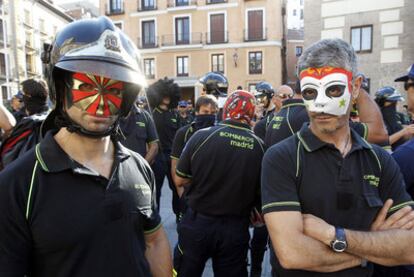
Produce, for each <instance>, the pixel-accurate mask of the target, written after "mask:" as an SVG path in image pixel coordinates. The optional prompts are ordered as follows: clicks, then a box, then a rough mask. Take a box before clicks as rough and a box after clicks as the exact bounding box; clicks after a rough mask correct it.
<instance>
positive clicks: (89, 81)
mask: <svg viewBox="0 0 414 277" xmlns="http://www.w3.org/2000/svg"><path fill="white" fill-rule="evenodd" d="M123 89H124V83H123V82H121V81H117V80H112V79H108V78H105V77H102V76H96V75H92V74H84V73H75V74H73V87H72V102H73V105H74V106H75V107H77V108H79V109H81V110H83V111H85V112H87V113H88V114H91V115H94V116H111V115H116V114H118V112H119V110H120V108H121V103H122V90H123Z"/></svg>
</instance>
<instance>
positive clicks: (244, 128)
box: [219, 123, 252, 132]
mask: <svg viewBox="0 0 414 277" xmlns="http://www.w3.org/2000/svg"><path fill="white" fill-rule="evenodd" d="M219 125H222V126H227V127H230V128H235V129H240V130H245V131H249V132H252V130H250V129H249V128H246V127H240V126H235V125H231V124H226V123H220V124H219Z"/></svg>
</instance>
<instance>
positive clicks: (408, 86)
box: [404, 82, 414, 90]
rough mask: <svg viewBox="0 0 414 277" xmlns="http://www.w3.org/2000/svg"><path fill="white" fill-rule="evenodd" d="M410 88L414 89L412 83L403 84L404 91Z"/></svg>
mask: <svg viewBox="0 0 414 277" xmlns="http://www.w3.org/2000/svg"><path fill="white" fill-rule="evenodd" d="M410 87H414V83H407V82H405V83H404V89H405V90H408V89H409V88H410Z"/></svg>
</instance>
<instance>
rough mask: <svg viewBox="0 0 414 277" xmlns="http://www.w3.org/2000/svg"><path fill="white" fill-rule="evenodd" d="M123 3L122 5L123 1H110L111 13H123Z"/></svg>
mask: <svg viewBox="0 0 414 277" xmlns="http://www.w3.org/2000/svg"><path fill="white" fill-rule="evenodd" d="M122 4H123V3H122V0H110V3H109V5H110V6H109V10H110V12H122V10H123V9H122V8H123V7H122V6H123V5H122Z"/></svg>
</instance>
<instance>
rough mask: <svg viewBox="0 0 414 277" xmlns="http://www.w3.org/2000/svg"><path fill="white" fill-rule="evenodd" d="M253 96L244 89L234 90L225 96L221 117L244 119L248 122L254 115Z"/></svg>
mask: <svg viewBox="0 0 414 277" xmlns="http://www.w3.org/2000/svg"><path fill="white" fill-rule="evenodd" d="M255 102H256V101H255V98H254V96H253V94H251V93H250V92H247V91H244V90H236V91H235V92H233V93H232V94H230V96H229V97H228V98H227V100H226V103H225V104H224V107H223V119H234V120H242V119H244V120H246V121H247V122H250V121H251V120H252V118H253V116H254V109H255V105H256V103H255Z"/></svg>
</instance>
